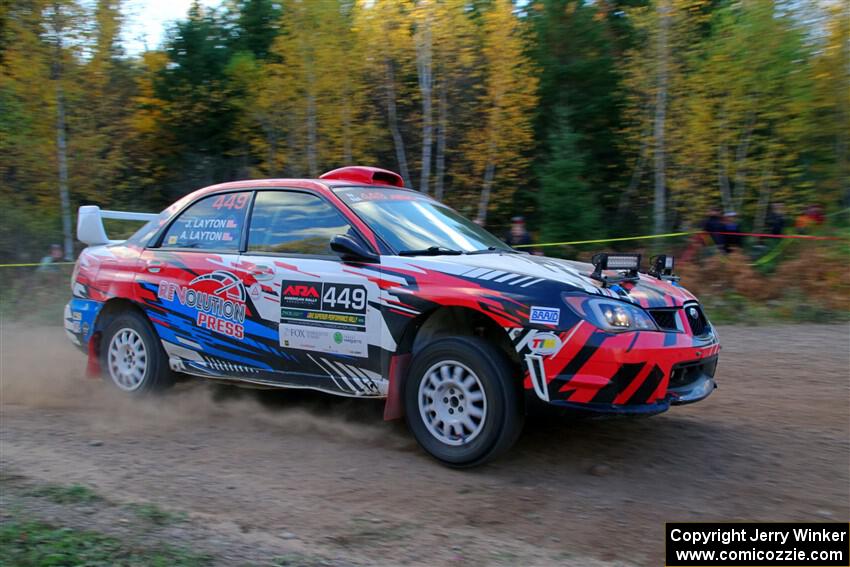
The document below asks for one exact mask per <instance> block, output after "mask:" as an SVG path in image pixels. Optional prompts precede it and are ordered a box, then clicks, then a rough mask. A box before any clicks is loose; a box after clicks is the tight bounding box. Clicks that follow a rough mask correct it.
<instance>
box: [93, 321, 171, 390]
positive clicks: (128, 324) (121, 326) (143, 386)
mask: <svg viewBox="0 0 850 567" xmlns="http://www.w3.org/2000/svg"><path fill="white" fill-rule="evenodd" d="M100 365H101V369H102V371H103V375H104V378H106V379H107V380H109V381H110V382H112V383H113V384H114V385H115V386H116V387H118V388H119V389H120V390H123V391H125V392H127V393H130V394H142V393H145V392H153V391H157V390H163V389H165V388H168V387H169V386H171V385H172V384H173V383H174V376H173V375H172V373H171V370H170V369H169V368H168V361H167V360H166V356H165V352H164V351H163V349H162V344H160V342H159V339H158V338H157V337H156V334H155V333H154V330H153V329H152V328H151V325H150V323H149V322H148V321H147V319H145V318H144V317H143V316H142V315H141V314H139V313H136V312H133V311H127V312H124V313H121V314H119V315H118V316H116V317H115V319H113V320H112V321H110V322H109V324H108V325H107V326H106V330H105V331H104V333H103V339H102V341H101V347H100Z"/></svg>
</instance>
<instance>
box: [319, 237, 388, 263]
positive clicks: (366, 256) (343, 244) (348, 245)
mask: <svg viewBox="0 0 850 567" xmlns="http://www.w3.org/2000/svg"><path fill="white" fill-rule="evenodd" d="M331 250H333V251H334V252H336V254H337V255H338V256H339V257H340V258H342V259H343V260H344V261H346V262H365V263H371V262H377V261H378V260H380V258H379V257H378V255H377V254H375V253H374V252H372V251H371V250H369V249H367V248H366V247H365V246H363V244H361V243H360V241H359V240H357V239H355V238H352V237H350V236H348V235H346V234H337V235H336V236H334V237H333V238H332V239H331Z"/></svg>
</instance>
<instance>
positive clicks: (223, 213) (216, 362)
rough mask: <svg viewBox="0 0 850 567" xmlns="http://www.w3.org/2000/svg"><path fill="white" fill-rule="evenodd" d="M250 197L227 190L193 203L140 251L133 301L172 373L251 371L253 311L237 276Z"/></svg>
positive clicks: (216, 374) (250, 193)
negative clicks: (248, 333)
mask: <svg viewBox="0 0 850 567" xmlns="http://www.w3.org/2000/svg"><path fill="white" fill-rule="evenodd" d="M251 197H252V192H250V191H232V192H223V193H217V194H214V195H210V196H207V197H202V198H200V199H198V200H197V201H195V202H194V203H192V204H190V205H188V206H187V207H186V208H185V209H184V210H183V211H182V212H181V213H179V214H178V215H177V216H176V217H175V219H174V220H173V221H172V222H170V224H169V225H168V226H167V227H166V229H165V231H164V233H163V234H162V235H160V236H159V237H158V238H157V239H155V241H154V242H153V243H152V245H151V246H149V247H148V248H146V249H145V250H144V251H143V252H142V255H141V265H140V269H139V272H138V273H137V275H136V282H137V283H138V285H137V286H136V289H137V294H136V299H137V301H138V302H139V303H140V304H141V305H142V307H143V309H144V310H145V312H146V313H147V315H148V317H149V319H150V320H151V322H152V323H153V325H154V328H155V330H156V332H157V333H158V334H159V337H160V338H161V340H162V344H163V346H164V348H165V351H166V354H167V355H168V357H169V362H170V364H171V366H172V368H174V369H176V370H180V371H185V372H189V373H194V374H202V375H208V376H228V377H229V376H245V375H253V374H254V373H256V369H255V368H254V367H253V364H252V362H251V359H250V354H251V348H250V347H248V346H247V345H246V344H245V343H244V338H245V322H246V320H248V319H249V317H250V314H251V309H252V308H251V306H250V304H249V298H248V295H247V293H246V290H245V287H244V285H243V282H242V278H241V276H240V275H239V274H238V273H237V270H238V267H237V264H238V261H239V248H240V245H241V242H242V240H243V238H244V228H245V224H246V219H247V213H248V209H249V208H250V203H251Z"/></svg>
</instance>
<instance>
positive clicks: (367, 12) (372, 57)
mask: <svg viewBox="0 0 850 567" xmlns="http://www.w3.org/2000/svg"><path fill="white" fill-rule="evenodd" d="M412 11H413V5H412V4H411V3H410V2H408V1H407V0H369V1H365V0H364V1H362V2H358V4H357V6H356V7H355V16H354V31H355V33H356V34H357V39H358V44H359V51H360V53H362V55H363V61H364V65H365V67H364V73H365V75H366V77H367V79H368V80H369V81H370V82H371V83H372V84H374V85H376V86H377V88H379V89H380V91H381V99H382V103H383V106H384V111H385V116H386V125H387V129H388V130H389V133H390V136H391V138H392V145H393V149H394V152H395V157H396V163H397V165H398V170H399V174H400V175H401V176H402V178H403V179H404V182H405V185H407V186H408V187H410V186H411V179H410V169H409V167H408V161H407V149H406V147H405V141H404V136H403V134H402V127H401V126H402V118H401V117H400V116H399V110H398V100H402V99H404V97H406V96H408V95H409V94H410V91H409V90H408V89H407V88H406V86H405V85H404V84H403V82H402V81H401V80H400V79H401V77H403V76H404V75H405V74H406V73H407V71H408V69H409V67H410V65H411V64H412V63H413V61H414V60H415V57H416V56H415V47H414V40H413V27H412V19H411V13H412Z"/></svg>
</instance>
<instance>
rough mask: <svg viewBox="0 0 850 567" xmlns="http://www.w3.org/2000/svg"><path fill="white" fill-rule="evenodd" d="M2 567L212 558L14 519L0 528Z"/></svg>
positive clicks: (181, 566) (200, 562)
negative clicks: (136, 544)
mask: <svg viewBox="0 0 850 567" xmlns="http://www.w3.org/2000/svg"><path fill="white" fill-rule="evenodd" d="M0 549H2V550H3V553H2V558H0V565H3V566H4V567H42V566H43V567H48V566H52V565H57V566H58V565H86V566H87V567H107V566H116V567H137V566H138V567H141V566H150V567H166V566H174V567H201V566H205V565H209V564H211V563H212V558H211V557H209V556H205V555H200V554H197V553H193V552H191V551H188V550H185V549H182V548H177V547H171V546H161V547H138V546H134V545H131V544H128V543H127V542H123V541H121V540H119V539H117V538H114V537H111V536H107V535H104V534H101V533H98V532H92V531H86V530H78V529H72V528H63V527H56V526H53V525H50V524H47V523H44V522H41V521H33V520H31V519H28V518H23V517H20V515H16V516H15V517H13V519H12V520H11V521H7V522H4V523H3V524H2V525H0Z"/></svg>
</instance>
